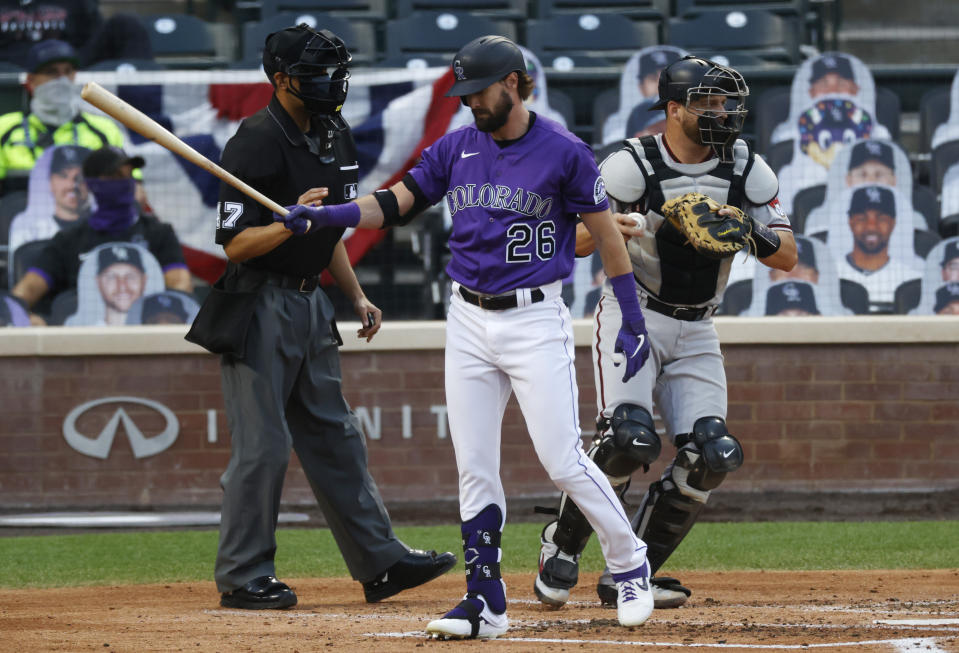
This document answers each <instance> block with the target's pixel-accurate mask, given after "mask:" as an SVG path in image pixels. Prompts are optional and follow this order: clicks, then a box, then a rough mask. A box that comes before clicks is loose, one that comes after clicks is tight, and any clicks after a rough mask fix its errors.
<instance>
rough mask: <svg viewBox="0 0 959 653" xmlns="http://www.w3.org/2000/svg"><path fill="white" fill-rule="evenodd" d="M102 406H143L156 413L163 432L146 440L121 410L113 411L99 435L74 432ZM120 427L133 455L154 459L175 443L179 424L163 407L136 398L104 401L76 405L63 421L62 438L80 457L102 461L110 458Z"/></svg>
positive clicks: (118, 398)
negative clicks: (82, 421) (95, 409)
mask: <svg viewBox="0 0 959 653" xmlns="http://www.w3.org/2000/svg"><path fill="white" fill-rule="evenodd" d="M104 404H139V405H141V406H147V407H148V408H151V409H153V410H155V411H156V412H158V413H160V415H162V416H163V419H164V420H165V424H164V427H163V431H161V432H160V433H159V434H157V435H154V436H152V437H146V436H144V435H143V432H142V431H141V430H140V429H139V427H137V425H136V424H135V423H134V422H133V420H132V419H131V418H130V416H129V415H127V412H126V411H125V410H123V408H121V407H117V409H116V412H114V413H113V417H111V418H110V421H109V422H107V425H106V426H104V427H103V430H102V431H100V433H99V435H95V436H91V435H84V434H82V433H80V432H79V431H78V430H77V420H78V419H80V417H81V416H82V415H83V414H84V413H86V412H87V411H89V410H92V409H94V408H96V407H97V406H102V405H104ZM120 424H123V429H124V431H126V434H127V439H128V440H130V446H131V448H132V449H133V455H134V456H135V457H137V458H146V457H147V456H155V455H156V454H158V453H160V452H161V451H163V450H164V449H167V448H169V447H170V445H172V444H173V443H174V442H176V438H177V435H179V433H180V423H179V422H178V421H177V418H176V415H174V414H173V412H172V411H171V410H170V409H169V408H167V407H166V406H164V405H163V404H160V403H157V402H155V401H150V400H149V399H141V398H139V397H105V398H104V399H97V400H95V401H88V402H87V403H85V404H80V405H79V406H77V407H76V408H74V409H73V410H71V411H70V414H69V415H67V417H66V419H65V420H63V438H64V439H65V440H66V441H67V444H69V445H70V446H71V447H73V448H74V449H76V450H77V451H79V452H80V453H82V454H85V455H87V456H92V457H94V458H102V459H104V460H106V458H107V457H108V456H109V455H110V449H111V448H112V447H113V439H114V438H115V437H116V435H117V430H118V429H119V427H120Z"/></svg>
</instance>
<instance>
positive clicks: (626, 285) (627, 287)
mask: <svg viewBox="0 0 959 653" xmlns="http://www.w3.org/2000/svg"><path fill="white" fill-rule="evenodd" d="M609 283H610V285H611V286H613V294H615V295H616V301H618V302H619V310H620V312H621V313H622V314H623V321H624V322H632V321H634V320H642V319H643V310H642V309H641V308H640V307H639V297H637V295H636V280H635V279H633V274H632V273H631V272H627V273H625V274H620V275H619V276H615V277H610V278H609Z"/></svg>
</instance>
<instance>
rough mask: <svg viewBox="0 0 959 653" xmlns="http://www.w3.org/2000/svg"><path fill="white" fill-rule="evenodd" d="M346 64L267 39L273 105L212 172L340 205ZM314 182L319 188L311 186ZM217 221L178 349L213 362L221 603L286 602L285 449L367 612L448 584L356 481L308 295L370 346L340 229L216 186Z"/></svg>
mask: <svg viewBox="0 0 959 653" xmlns="http://www.w3.org/2000/svg"><path fill="white" fill-rule="evenodd" d="M350 59H351V56H350V54H349V52H348V51H347V48H346V46H345V45H344V44H343V41H342V40H340V38H339V37H337V36H336V35H334V34H333V33H332V32H329V31H327V30H322V31H319V32H317V31H314V30H313V29H311V28H309V27H308V26H306V25H303V24H301V25H298V26H296V27H291V28H288V29H284V30H282V31H279V32H275V33H273V34H270V35H269V36H268V37H267V39H266V45H265V48H264V51H263V68H264V70H265V71H266V74H267V76H268V77H269V78H270V81H271V83H272V84H273V87H274V94H273V97H272V99H271V100H270V104H269V105H268V106H267V107H266V108H265V109H263V110H261V111H260V112H258V113H256V114H255V115H253V116H251V117H250V118H247V119H246V120H244V121H243V123H242V124H241V125H240V127H239V129H238V130H237V133H236V135H235V136H234V137H233V138H232V139H230V141H229V142H228V143H227V145H226V148H225V149H224V151H223V157H222V166H223V167H224V168H225V169H227V170H229V171H230V172H232V173H233V174H234V175H236V176H237V177H239V178H240V179H243V180H244V181H246V182H247V183H248V184H250V185H251V186H253V187H254V188H256V189H257V190H259V191H260V192H262V193H264V194H265V195H266V196H268V197H270V198H271V199H273V200H275V201H277V202H279V203H280V204H283V205H292V204H314V205H315V204H318V203H319V202H320V200H324V201H326V202H328V203H331V204H339V203H343V202H345V201H347V200H348V199H351V198H352V197H355V196H356V185H357V179H358V173H357V158H356V145H355V143H354V141H353V137H352V134H351V133H350V129H349V126H348V125H347V124H346V122H345V120H344V119H343V117H342V116H341V115H340V109H341V108H342V106H343V102H344V101H345V100H346V93H347V86H348V82H347V79H348V78H349V71H348V65H349V62H350ZM317 182H319V183H322V185H323V187H322V188H319V187H314V184H316V183H317ZM218 210H219V213H218V218H217V231H216V242H217V243H219V244H221V245H223V248H224V250H225V252H226V255H227V257H228V258H229V259H230V263H229V264H228V266H227V271H226V273H225V274H224V276H223V277H222V278H221V279H220V280H219V281H217V283H216V285H215V286H214V288H213V290H212V291H211V293H210V295H209V297H208V298H207V300H206V301H205V302H204V305H203V308H202V310H201V311H200V314H199V315H198V316H197V319H196V321H195V322H194V325H193V328H192V329H191V331H190V334H189V335H188V336H187V338H188V339H189V340H192V341H194V342H197V343H199V344H201V345H203V346H205V347H207V348H208V349H210V350H211V351H214V352H216V353H221V354H223V357H222V378H223V394H224V398H225V402H226V411H227V418H228V421H229V427H230V433H231V437H232V454H231V457H230V463H229V466H228V467H227V469H226V472H225V473H224V474H223V476H222V478H221V480H220V483H221V485H222V487H223V493H224V494H223V510H222V521H221V526H220V542H219V549H218V551H217V559H216V571H215V576H216V584H217V588H218V589H219V590H220V591H221V592H222V593H223V594H222V598H221V601H220V604H221V605H223V606H226V607H232V608H247V609H263V608H285V607H289V606H292V605H295V604H296V595H295V594H294V593H293V590H291V589H290V588H289V587H288V586H287V585H286V584H285V583H282V582H280V581H278V580H277V579H276V578H275V567H274V554H275V552H276V537H275V530H276V522H277V514H278V512H279V506H280V495H281V492H282V489H283V478H284V476H285V474H286V468H287V464H288V462H289V458H290V446H291V444H292V446H293V448H295V449H296V453H297V456H298V457H299V459H300V462H301V463H302V465H303V470H304V472H305V473H306V477H307V479H308V480H309V482H310V485H311V487H312V488H313V492H314V494H315V495H316V499H317V501H318V502H319V506H320V508H321V510H322V511H323V514H324V516H325V517H326V521H327V523H328V524H329V526H330V529H331V531H332V532H333V537H334V538H335V539H336V543H337V545H338V546H339V548H340V552H341V553H342V555H343V558H344V560H345V561H346V564H347V567H348V568H349V570H350V573H351V574H352V576H353V578H355V579H356V580H359V581H360V582H362V583H363V589H364V593H365V596H366V600H367V601H368V602H371V603H372V602H375V601H379V600H381V599H384V598H386V597H388V596H392V595H394V594H396V593H398V592H400V591H402V590H404V589H408V588H410V587H415V586H417V585H420V584H422V583H425V582H427V581H429V580H432V579H433V578H436V577H437V576H439V575H440V574H442V573H444V572H446V571H448V570H449V569H450V568H452V567H453V566H454V565H455V564H456V556H454V555H453V554H452V553H443V554H440V555H437V554H436V553H435V552H434V551H429V552H424V551H416V550H413V551H411V550H409V549H408V548H407V547H406V545H404V544H403V543H402V542H400V541H399V540H398V539H397V538H396V536H395V535H394V533H393V530H392V527H391V525H390V519H389V515H387V512H386V509H385V508H384V506H383V501H382V499H381V498H380V494H379V491H378V489H377V487H376V484H375V483H374V481H373V479H372V478H371V477H370V474H369V472H368V471H367V451H366V443H365V441H364V438H363V435H362V433H361V431H360V428H359V423H358V421H357V419H356V416H355V415H354V414H353V413H352V412H351V410H350V407H349V406H348V405H347V403H346V400H345V399H344V398H343V394H342V390H341V378H340V364H339V354H338V351H337V346H338V344H341V341H340V340H339V335H338V333H337V331H336V325H335V322H334V321H333V306H332V304H331V303H330V300H329V298H328V297H327V296H326V294H325V293H324V292H323V291H322V290H321V289H319V288H318V287H317V286H318V283H319V275H320V273H321V272H322V271H323V270H324V268H325V269H328V270H329V271H330V273H331V275H332V276H333V278H334V280H335V281H336V283H337V284H338V285H339V287H340V288H341V289H342V291H343V292H344V293H345V294H346V296H347V297H348V298H349V299H350V300H351V302H352V304H353V306H354V308H355V310H356V312H357V314H358V315H359V316H360V318H361V320H362V322H363V328H361V329H360V330H359V336H360V337H365V338H366V339H367V340H368V341H369V340H370V339H371V338H372V337H373V335H374V334H375V333H376V331H377V330H378V329H379V321H380V320H379V318H380V310H379V309H378V308H376V307H375V306H374V305H373V304H372V303H370V301H369V300H368V299H367V298H366V296H365V295H364V294H363V290H362V288H360V285H359V283H358V282H357V279H356V276H355V274H354V273H353V270H352V268H351V267H350V263H349V259H348V257H347V254H346V249H345V247H344V245H343V243H342V242H341V240H340V238H341V236H342V234H343V229H341V228H326V229H318V230H316V231H315V233H312V234H310V235H308V236H305V237H300V238H292V239H291V238H290V236H291V235H292V232H290V231H289V230H287V229H286V228H285V227H284V225H283V223H282V222H274V221H273V216H272V214H271V212H270V211H269V210H267V209H265V208H263V207H261V206H260V205H259V204H257V203H255V202H253V201H252V200H251V199H249V198H248V197H246V196H245V195H243V194H241V193H240V192H239V191H237V190H235V189H234V188H233V187H231V186H228V185H226V184H224V185H222V186H221V189H220V203H219V209H218Z"/></svg>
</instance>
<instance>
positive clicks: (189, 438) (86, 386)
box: [0, 342, 959, 509]
mask: <svg viewBox="0 0 959 653" xmlns="http://www.w3.org/2000/svg"><path fill="white" fill-rule="evenodd" d="M724 353H725V355H726V370H727V374H728V380H729V420H728V421H729V425H730V429H731V431H732V432H733V433H734V434H735V435H736V436H737V437H738V438H739V439H740V440H741V441H742V443H743V445H744V447H745V451H746V464H745V465H744V467H743V468H742V469H741V470H740V471H738V472H737V473H735V474H733V475H731V476H730V477H729V478H728V479H727V482H726V483H725V484H724V486H723V487H724V488H727V489H729V490H741V491H757V492H758V491H771V490H826V489H861V490H874V489H885V490H889V489H899V488H913V489H914V488H949V487H955V485H956V474H955V470H956V469H957V468H959V402H957V398H959V344H956V343H951V342H947V343H940V344H923V343H892V344H868V345H867V344H863V345H849V344H785V345H776V346H772V345H742V344H728V345H725V346H724ZM342 363H343V369H344V385H345V388H346V395H347V398H348V399H349V400H350V402H351V404H352V405H353V406H354V407H356V408H357V411H358V413H359V414H360V416H361V418H362V419H363V420H364V422H365V423H366V424H367V425H368V430H369V432H370V435H371V437H370V439H369V441H368V443H369V451H370V466H371V469H372V472H373V475H374V477H375V478H376V480H377V482H378V484H379V486H380V488H381V491H382V493H383V495H384V496H385V497H388V498H389V499H390V500H394V501H395V500H402V499H410V500H413V499H418V500H424V499H430V498H435V497H454V496H455V494H456V471H455V463H454V458H453V449H452V444H451V442H450V439H449V437H448V434H447V433H446V426H445V414H444V412H443V411H444V406H443V405H444V403H445V402H444V397H443V354H442V351H440V350H436V349H432V350H422V351H373V352H369V351H362V350H356V351H351V350H345V351H344V352H343V354H342ZM577 363H578V377H579V383H580V404H581V405H580V412H581V415H582V416H583V430H584V433H586V432H591V431H592V428H593V427H592V424H591V420H592V416H593V414H594V412H595V404H594V402H595V391H594V388H593V376H592V371H591V369H590V360H589V351H588V350H587V349H586V348H584V347H580V348H579V349H578V351H577ZM0 370H2V373H0V414H2V415H3V418H2V420H0V509H13V508H44V509H49V508H64V507H77V506H83V507H90V508H106V507H129V506H182V505H196V506H215V505H217V504H218V503H219V500H220V490H219V485H218V479H219V475H220V473H221V472H222V470H223V469H224V467H225V466H226V463H227V460H228V458H229V440H228V434H227V426H226V418H225V416H224V414H223V400H222V397H221V395H220V378H219V366H218V362H217V359H216V358H214V357H212V356H208V355H202V354H189V353H184V354H164V355H139V356H102V355H65V356H46V355H45V356H23V355H21V356H11V357H2V356H0ZM113 396H132V397H138V398H142V399H146V400H151V401H155V402H158V403H159V404H162V405H163V406H166V407H167V408H169V409H170V411H172V413H173V414H174V415H175V417H176V421H177V422H178V423H179V428H180V431H179V435H178V437H177V439H176V441H175V442H174V443H173V444H172V446H170V447H169V448H167V449H165V450H163V451H161V452H159V453H157V454H155V455H150V456H146V457H141V458H137V457H135V455H134V451H133V448H132V447H131V444H130V440H129V439H128V437H127V434H126V432H125V428H124V427H123V426H122V425H121V426H120V427H119V428H116V429H110V428H106V429H105V428H104V427H106V426H108V425H109V423H110V421H111V420H112V419H120V418H118V417H117V411H118V409H119V408H122V410H123V411H124V413H126V415H127V416H128V417H129V423H131V424H134V425H135V429H139V430H140V431H141V432H142V434H143V435H144V436H145V437H151V436H154V435H156V434H157V433H160V432H161V431H162V430H163V429H164V427H165V425H166V423H165V419H164V417H163V416H162V415H161V414H160V413H158V412H156V411H155V410H153V409H152V408H149V407H146V406H141V405H138V404H131V403H127V404H106V405H101V406H97V407H93V408H91V409H90V410H88V411H86V412H85V413H83V414H82V415H80V416H79V417H78V418H77V420H76V430H77V431H78V432H79V433H80V434H82V435H83V436H85V437H87V438H96V437H97V436H98V434H101V433H107V434H109V433H110V432H113V431H115V433H116V435H115V439H114V441H113V444H112V448H110V449H109V454H108V456H107V457H106V458H105V459H101V458H96V457H91V456H88V455H84V454H81V453H79V452H77V451H76V450H74V449H73V448H71V447H70V445H69V444H68V443H67V441H66V439H65V437H64V435H63V426H64V420H65V418H66V417H67V415H68V414H69V413H70V412H71V411H72V410H73V409H74V408H76V407H77V406H79V405H81V404H83V403H84V402H88V401H92V400H98V399H102V398H104V397H113ZM210 411H213V412H212V417H211V412H210ZM120 423H121V424H122V423H123V420H122V419H120ZM663 451H664V455H663V460H661V461H660V462H659V463H657V466H656V467H655V469H654V470H653V472H654V473H658V472H659V471H660V470H661V469H662V467H663V466H664V465H665V463H666V462H667V461H668V460H669V459H670V458H671V455H672V451H673V449H672V447H671V446H669V445H665V446H664V449H663ZM502 452H503V453H502V460H503V469H502V475H503V480H504V484H505V485H506V488H507V493H508V494H509V495H510V496H513V497H517V496H522V495H538V494H544V493H549V492H550V490H551V484H550V483H549V481H548V479H547V478H546V476H545V474H544V473H543V471H542V470H541V468H540V466H539V463H538V462H537V460H536V458H535V456H534V454H533V450H532V446H531V444H530V442H529V439H528V437H527V435H526V431H525V426H524V422H523V419H522V416H521V414H520V412H519V410H518V408H517V406H516V404H515V401H513V402H511V404H510V407H509V408H508V410H507V413H506V418H505V420H504V427H503V443H502ZM285 501H287V502H289V503H294V504H296V503H311V502H312V497H311V494H310V491H309V488H308V486H307V484H306V481H305V479H304V477H303V474H302V472H301V471H300V469H299V467H298V466H297V465H296V464H295V463H294V465H293V466H291V470H290V475H289V478H288V481H287V486H286V496H285Z"/></svg>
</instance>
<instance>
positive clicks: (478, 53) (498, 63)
mask: <svg viewBox="0 0 959 653" xmlns="http://www.w3.org/2000/svg"><path fill="white" fill-rule="evenodd" d="M514 71H516V72H521V73H525V72H526V59H525V58H524V57H523V52H522V51H521V50H520V49H519V47H518V46H517V45H516V44H515V43H513V42H512V41H510V40H509V39H508V38H506V37H505V36H494V35H489V36H480V37H479V38H475V39H473V40H472V41H470V42H469V43H467V44H466V45H464V46H463V47H462V48H460V51H459V52H457V53H456V56H454V57H453V75H454V76H455V77H456V81H455V82H454V83H453V86H452V87H451V88H450V90H449V91H447V93H446V97H458V98H460V101H461V102H462V103H463V104H464V105H466V96H467V95H472V94H473V93H479V92H480V91H482V90H483V89H485V88H487V87H488V86H492V85H493V84H494V83H496V82H498V81H499V80H501V79H503V78H504V77H506V76H507V75H509V74H510V73H511V72H514Z"/></svg>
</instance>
